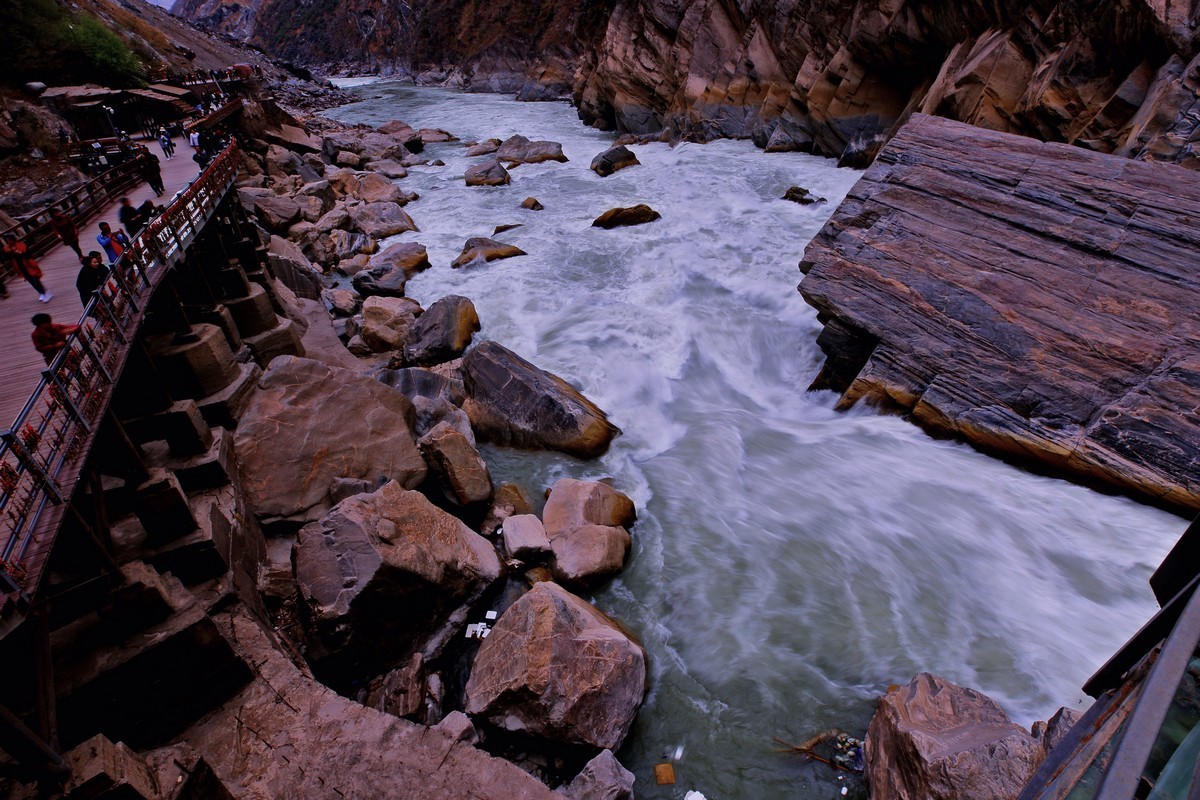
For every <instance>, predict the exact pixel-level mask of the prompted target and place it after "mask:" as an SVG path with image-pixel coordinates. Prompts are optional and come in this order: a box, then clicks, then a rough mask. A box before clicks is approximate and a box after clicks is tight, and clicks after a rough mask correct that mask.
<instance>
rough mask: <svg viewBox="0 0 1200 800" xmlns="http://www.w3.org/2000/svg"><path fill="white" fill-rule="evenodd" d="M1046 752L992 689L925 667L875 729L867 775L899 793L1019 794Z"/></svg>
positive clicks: (881, 792) (881, 788)
mask: <svg viewBox="0 0 1200 800" xmlns="http://www.w3.org/2000/svg"><path fill="white" fill-rule="evenodd" d="M1044 757H1045V751H1044V750H1043V748H1042V745H1041V743H1040V742H1039V741H1038V740H1037V739H1035V738H1034V737H1033V736H1032V735H1031V734H1030V733H1029V732H1028V731H1026V730H1025V729H1024V728H1021V727H1020V726H1018V725H1015V724H1014V723H1013V722H1012V721H1011V720H1009V718H1008V715H1007V714H1005V713H1004V711H1003V709H1001V708H1000V706H998V705H997V704H996V703H995V701H993V700H992V699H991V698H989V697H988V696H986V695H984V694H983V693H981V692H977V691H975V690H974V689H966V688H963V687H961V686H957V685H955V684H953V683H950V682H949V681H947V680H943V679H942V678H939V677H937V676H935V675H930V674H929V673H927V672H923V673H921V674H920V675H918V676H917V677H915V678H913V679H912V681H911V682H910V683H909V684H908V685H907V686H905V687H903V688H901V689H898V690H895V691H892V692H889V693H888V694H886V695H884V697H883V698H882V699H881V700H880V701H879V708H878V709H877V710H876V712H875V716H874V717H872V718H871V725H870V727H869V728H868V729H867V741H866V762H867V781H868V783H869V784H870V787H871V795H872V796H873V797H887V798H892V799H893V800H1012V799H1013V798H1015V797H1016V796H1017V795H1018V794H1020V793H1021V789H1023V788H1024V786H1025V784H1026V783H1027V782H1028V781H1029V778H1030V777H1032V775H1033V773H1034V771H1035V770H1036V769H1037V767H1038V765H1039V764H1040V763H1041V761H1042V759H1043V758H1044Z"/></svg>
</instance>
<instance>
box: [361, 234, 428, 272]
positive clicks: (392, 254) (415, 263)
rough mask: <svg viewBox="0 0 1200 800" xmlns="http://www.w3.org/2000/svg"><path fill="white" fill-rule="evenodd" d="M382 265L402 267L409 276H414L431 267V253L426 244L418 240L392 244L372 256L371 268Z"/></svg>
mask: <svg viewBox="0 0 1200 800" xmlns="http://www.w3.org/2000/svg"><path fill="white" fill-rule="evenodd" d="M381 266H386V267H388V268H395V269H401V270H403V271H404V274H405V275H406V276H407V277H409V278H412V276H413V275H416V274H417V273H418V272H423V271H425V270H427V269H429V254H428V252H426V250H425V245H423V244H418V243H417V242H401V243H398V244H392V245H388V246H387V247H385V248H384V249H383V250H381V251H379V252H378V253H376V254H375V255H373V256H371V268H372V269H375V268H376V267H381Z"/></svg>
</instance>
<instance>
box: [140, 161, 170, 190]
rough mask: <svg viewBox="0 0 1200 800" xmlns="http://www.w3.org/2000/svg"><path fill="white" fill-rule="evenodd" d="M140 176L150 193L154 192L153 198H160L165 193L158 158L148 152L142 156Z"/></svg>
mask: <svg viewBox="0 0 1200 800" xmlns="http://www.w3.org/2000/svg"><path fill="white" fill-rule="evenodd" d="M141 175H142V180H144V181H145V182H146V183H147V184H148V185H149V186H150V191H152V192H154V196H155V197H162V196H163V192H164V191H166V189H165V188H164V187H163V180H162V167H160V166H159V163H158V156H156V155H154V153H151V152H150V151H149V150H147V151H145V152H144V153H143V154H142V168H141Z"/></svg>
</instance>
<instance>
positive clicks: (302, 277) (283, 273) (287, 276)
mask: <svg viewBox="0 0 1200 800" xmlns="http://www.w3.org/2000/svg"><path fill="white" fill-rule="evenodd" d="M267 261H268V262H269V263H270V264H271V269H273V270H274V271H275V276H276V277H277V278H279V280H281V281H282V282H283V283H284V285H286V286H287V287H288V288H289V289H291V290H292V291H293V292H295V293H296V296H298V297H303V298H306V299H309V300H315V299H316V298H318V297H320V296H321V288H322V287H321V277H320V273H318V272H317V270H316V269H315V268H314V267H313V265H312V263H311V262H310V261H309V260H308V257H307V256H305V255H304V251H303V250H301V249H300V248H299V247H297V246H296V245H295V244H293V243H292V242H290V241H288V240H287V239H284V238H283V237H282V236H275V235H272V236H271V243H270V244H269V245H268V247H267Z"/></svg>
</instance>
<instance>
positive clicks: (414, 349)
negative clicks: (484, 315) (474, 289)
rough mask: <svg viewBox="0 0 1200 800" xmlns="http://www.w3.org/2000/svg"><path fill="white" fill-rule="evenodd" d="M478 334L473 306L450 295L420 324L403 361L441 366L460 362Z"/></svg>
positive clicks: (468, 301) (428, 310) (465, 300)
mask: <svg viewBox="0 0 1200 800" xmlns="http://www.w3.org/2000/svg"><path fill="white" fill-rule="evenodd" d="M478 330H479V315H478V314H477V313H476V312H475V305H474V303H472V302H471V301H470V300H468V299H467V298H465V297H460V296H459V295H453V294H452V295H447V296H446V297H443V298H442V299H441V300H438V301H437V302H436V303H434V304H433V305H431V306H430V307H429V308H427V309H426V310H425V313H424V314H422V315H421V316H420V318H419V319H418V320H417V322H416V325H415V326H414V327H413V332H412V340H411V341H410V343H409V344H407V345H406V346H405V348H404V358H405V360H406V361H407V362H408V363H410V364H438V363H441V362H443V361H450V360H451V359H454V358H458V357H459V356H460V355H462V354H463V351H464V350H466V349H467V346H468V345H470V344H471V339H472V337H473V336H474V335H475V332H476V331H478Z"/></svg>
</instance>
